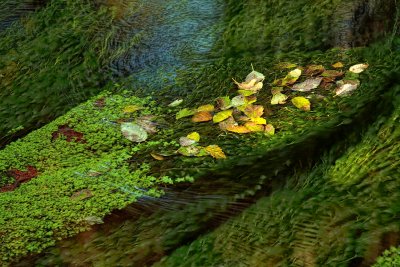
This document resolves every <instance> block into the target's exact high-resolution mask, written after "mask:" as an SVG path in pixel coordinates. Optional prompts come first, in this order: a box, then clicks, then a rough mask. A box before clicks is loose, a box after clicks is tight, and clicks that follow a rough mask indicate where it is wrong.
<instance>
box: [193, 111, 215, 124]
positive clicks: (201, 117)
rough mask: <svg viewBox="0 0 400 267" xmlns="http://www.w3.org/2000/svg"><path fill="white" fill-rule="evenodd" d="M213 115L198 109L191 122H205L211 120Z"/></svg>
mask: <svg viewBox="0 0 400 267" xmlns="http://www.w3.org/2000/svg"><path fill="white" fill-rule="evenodd" d="M212 118H213V116H212V114H211V113H210V112H208V111H200V112H197V113H196V114H194V115H193V117H192V121H193V122H206V121H210V120H212Z"/></svg>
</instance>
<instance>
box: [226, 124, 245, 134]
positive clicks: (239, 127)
mask: <svg viewBox="0 0 400 267" xmlns="http://www.w3.org/2000/svg"><path fill="white" fill-rule="evenodd" d="M226 130H227V131H229V132H233V133H239V134H245V133H250V132H251V130H250V129H249V128H247V127H246V126H243V125H228V126H226Z"/></svg>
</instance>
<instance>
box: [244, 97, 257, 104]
mask: <svg viewBox="0 0 400 267" xmlns="http://www.w3.org/2000/svg"><path fill="white" fill-rule="evenodd" d="M245 100H246V105H250V104H253V103H254V102H256V101H257V97H256V96H255V95H253V96H245Z"/></svg>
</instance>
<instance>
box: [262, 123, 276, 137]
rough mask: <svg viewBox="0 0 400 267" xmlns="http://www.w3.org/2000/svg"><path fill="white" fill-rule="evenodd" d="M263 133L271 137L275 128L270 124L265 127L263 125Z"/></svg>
mask: <svg viewBox="0 0 400 267" xmlns="http://www.w3.org/2000/svg"><path fill="white" fill-rule="evenodd" d="M264 131H265V133H266V134H267V135H270V136H272V135H274V134H275V127H274V126H272V124H267V125H265V130H264Z"/></svg>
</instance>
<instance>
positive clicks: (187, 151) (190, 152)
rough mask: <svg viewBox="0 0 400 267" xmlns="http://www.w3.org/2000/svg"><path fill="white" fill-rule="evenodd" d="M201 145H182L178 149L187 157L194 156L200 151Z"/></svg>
mask: <svg viewBox="0 0 400 267" xmlns="http://www.w3.org/2000/svg"><path fill="white" fill-rule="evenodd" d="M200 149H201V147H196V146H182V147H180V148H179V149H178V151H177V152H178V153H179V154H181V155H184V156H186V157H193V156H196V155H198V154H199V153H200Z"/></svg>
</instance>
